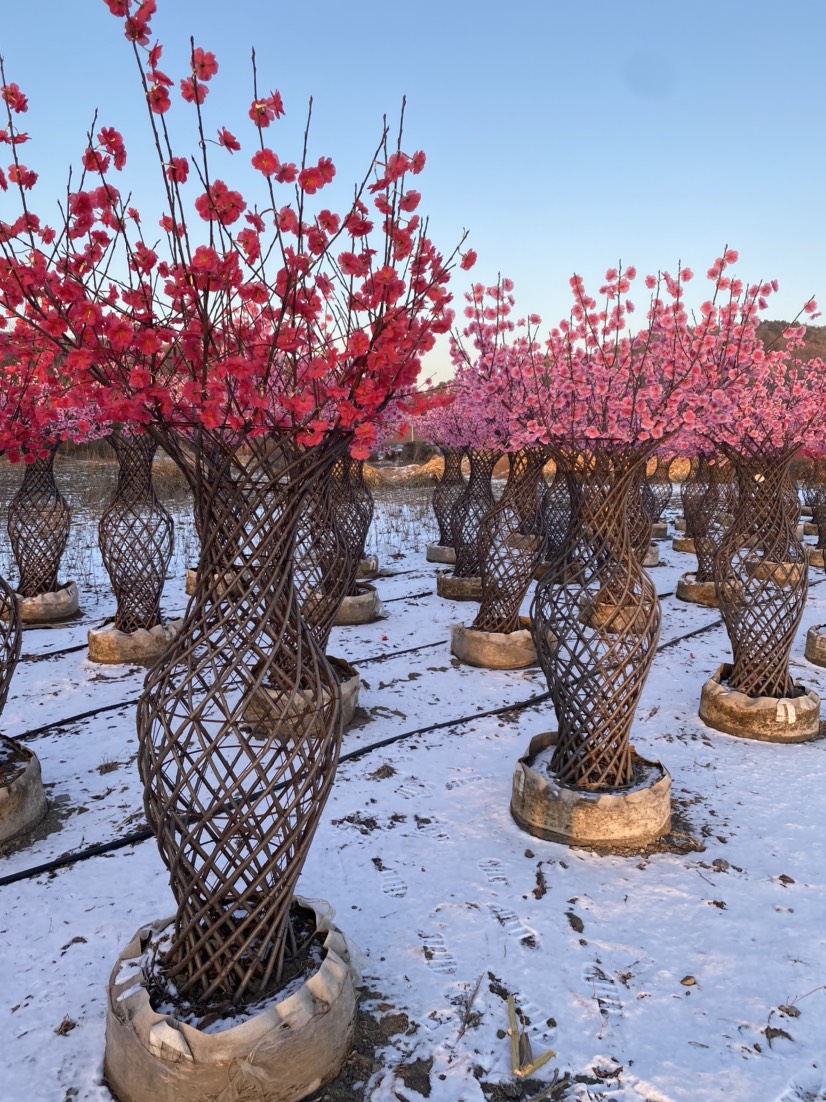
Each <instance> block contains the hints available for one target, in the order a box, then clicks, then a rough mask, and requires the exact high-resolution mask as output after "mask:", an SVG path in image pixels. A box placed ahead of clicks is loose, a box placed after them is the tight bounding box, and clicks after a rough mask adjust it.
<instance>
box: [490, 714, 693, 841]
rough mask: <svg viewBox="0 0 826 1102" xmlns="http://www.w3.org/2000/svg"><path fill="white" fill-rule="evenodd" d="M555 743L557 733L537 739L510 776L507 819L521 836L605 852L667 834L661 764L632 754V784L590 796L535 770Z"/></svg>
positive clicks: (667, 794) (666, 789)
mask: <svg viewBox="0 0 826 1102" xmlns="http://www.w3.org/2000/svg"><path fill="white" fill-rule="evenodd" d="M555 743H556V732H544V733H542V734H539V735H535V736H534V738H532V739H531V742H530V745H529V747H528V752H527V754H526V755H525V756H524V757H523V758H520V760H519V762H518V764H517V766H516V770H515V771H514V775H513V793H512V797H511V814H512V815H513V818H514V819H515V820H516V822H517V823H518V824H519V826H520V827H521V828H522V829H523V830H526V831H528V833H530V834H533V835H535V836H536V837H537V838H545V839H547V840H548V841H551V842H562V843H563V844H565V845H578V846H594V847H595V848H597V849H603V850H612V849H617V850H625V849H631V848H636V847H640V848H642V847H644V846H648V845H651V844H653V843H654V842H656V841H657V839H659V838H661V837H662V836H663V834H667V833H668V831H669V830H670V829H671V777H670V776H669V774H668V771H667V770H666V769H665V768H664V766H662V765H661V764H660V762H656V761H647V760H646V759H645V758H642V757H640V756H639V754H637V753H636V751H634V750H633V748H632V750H631V757H632V762H633V767H634V774H635V781H634V783H632V784H629V785H626V786H623V787H622V788H616V789H613V790H609V791H605V790H603V791H599V792H591V791H588V790H587V789H577V788H572V787H569V786H568V785H560V784H559V783H557V781H556V780H555V779H554V778H553V777H552V776H551V775H550V773H548V772H546V771H542V772H540V771H539V769H538V768H535V762H536V758H537V757H538V756H539V755H541V754H543V752H544V751H548V750H550V748H551V747H553V746H554V745H555ZM548 757H549V756H548ZM549 760H550V758H549Z"/></svg>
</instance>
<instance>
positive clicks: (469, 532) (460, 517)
mask: <svg viewBox="0 0 826 1102" xmlns="http://www.w3.org/2000/svg"><path fill="white" fill-rule="evenodd" d="M501 454H502V453H501V452H498V451H493V450H491V449H489V448H468V449H467V457H468V460H469V462H470V477H469V478H468V483H467V486H465V489H464V491H463V492H462V494H461V496H460V497H459V498H458V500H457V502H456V504H455V506H454V507H453V546H454V547H455V548H456V565H455V567H454V568H453V576H454V577H455V578H478V577H480V576H481V573H482V559H483V557H484V549H483V547H482V520H483V519H484V517H485V515H486V514H487V513H489V512H490V510H491V509H492V508H493V506H494V505H495V504H496V502H495V501H494V497H493V489H492V487H491V478H492V477H493V468H494V467H495V466H496V462H497V460H498V459H499V456H500V455H501Z"/></svg>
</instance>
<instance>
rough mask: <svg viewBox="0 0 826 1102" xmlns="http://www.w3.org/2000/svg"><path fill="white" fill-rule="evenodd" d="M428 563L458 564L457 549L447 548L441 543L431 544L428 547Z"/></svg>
mask: <svg viewBox="0 0 826 1102" xmlns="http://www.w3.org/2000/svg"><path fill="white" fill-rule="evenodd" d="M426 557H427V561H428V562H440V563H445V564H447V565H452V564H453V563H455V562H456V548H455V547H446V546H444V544H441V543H429V544H428V545H427V556H426Z"/></svg>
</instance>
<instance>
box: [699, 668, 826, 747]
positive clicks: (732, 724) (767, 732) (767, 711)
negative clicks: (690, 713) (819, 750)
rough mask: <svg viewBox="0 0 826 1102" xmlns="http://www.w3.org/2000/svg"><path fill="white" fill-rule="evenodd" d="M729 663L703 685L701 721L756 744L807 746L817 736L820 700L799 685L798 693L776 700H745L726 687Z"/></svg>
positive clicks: (761, 697) (746, 698) (769, 698)
mask: <svg viewBox="0 0 826 1102" xmlns="http://www.w3.org/2000/svg"><path fill="white" fill-rule="evenodd" d="M731 670H732V667H731V665H730V663H728V662H724V663H723V665H722V666H720V668H719V669H718V670H717V672H716V673H715V674H714V675H713V676H712V677H710V678H709V680H708V681H706V683H705V685H703V691H702V693H701V694H700V709H699V714H700V719H701V720H702V721H703V723H706V724H708V726H709V727H713V728H714V729H715V730H716V731H722V732H723V733H724V734H727V735H735V736H736V737H738V738H750V739H756V740H757V741H759V742H807V741H808V740H809V739H812V738H816V737H817V735H818V734H819V733H820V699H819V698H818V697H817V696H816V694H815V693H813V692H812V690H811V689H805V688H804V687H803V686H802V685H798V686H797V687H798V688H799V689H800V693H799V695H797V696H793V697H782V698H780V699H778V698H777V697H773V696H747V695H746V694H745V693H741V692H737V691H736V690H735V689H730V688H729V687H728V684H727V681H728V678H729V677H730V675H731Z"/></svg>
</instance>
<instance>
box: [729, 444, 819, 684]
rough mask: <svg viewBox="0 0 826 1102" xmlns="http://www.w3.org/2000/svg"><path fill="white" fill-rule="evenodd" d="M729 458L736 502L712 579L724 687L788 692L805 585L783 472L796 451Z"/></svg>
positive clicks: (793, 499)
mask: <svg viewBox="0 0 826 1102" xmlns="http://www.w3.org/2000/svg"><path fill="white" fill-rule="evenodd" d="M727 455H728V457H729V459H730V460H731V463H732V464H733V466H734V468H735V470H736V472H737V478H738V482H739V491H740V492H739V500H740V505H739V508H738V510H737V513H736V515H735V517H734V523H733V524H732V525H731V527H730V528H729V530H728V532H726V534H725V536H724V537H723V540H722V543H721V544H720V550H719V551H718V553H717V555H716V556H715V559H714V580H715V583H716V586H717V593H718V595H719V598H720V609H721V611H722V614H723V620H724V622H725V625H726V630H727V631H728V635H729V639H730V641H731V647H732V651H733V655H734V661H733V668H732V673H731V676H730V677H729V679H728V685H729V688H731V689H736V690H738V691H739V692H742V693H745V694H746V695H747V696H768V697H777V698H781V697H787V696H792V695H794V682H793V680H792V678H791V677H790V676H789V654H790V652H791V648H792V644H793V642H794V637H795V633H796V632H797V629H798V627H799V626H800V620H801V617H802V615H803V608H804V606H805V604H806V593H807V590H808V574H807V569H806V556H805V552H804V549H803V545H802V544H801V542H800V540H799V539H798V537H797V534H796V528H797V522H798V517H799V515H800V506H799V501H798V497H797V493H796V492H795V490H794V487H793V486H792V482H791V478H790V476H789V467H790V463H791V460H792V459H793V458H794V455H795V450H788V451H784V452H780V453H778V454H774V455H765V454H761V453H759V452H756V453H755V454H752V455H743V454H738V453H736V452H733V451H730V450H728V449H727Z"/></svg>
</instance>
